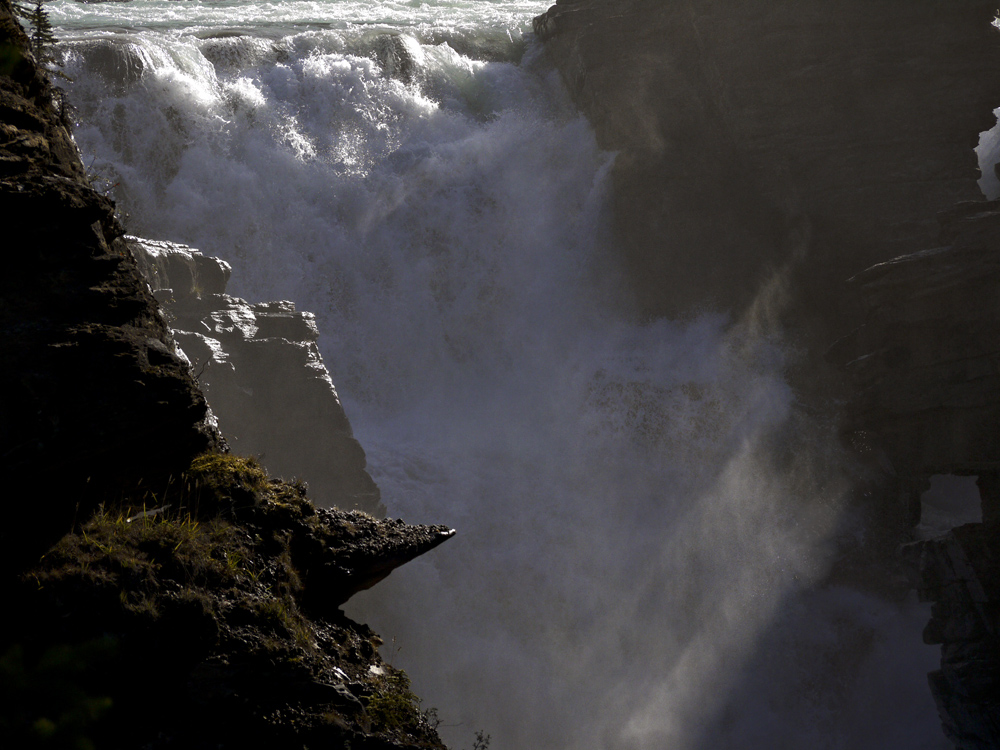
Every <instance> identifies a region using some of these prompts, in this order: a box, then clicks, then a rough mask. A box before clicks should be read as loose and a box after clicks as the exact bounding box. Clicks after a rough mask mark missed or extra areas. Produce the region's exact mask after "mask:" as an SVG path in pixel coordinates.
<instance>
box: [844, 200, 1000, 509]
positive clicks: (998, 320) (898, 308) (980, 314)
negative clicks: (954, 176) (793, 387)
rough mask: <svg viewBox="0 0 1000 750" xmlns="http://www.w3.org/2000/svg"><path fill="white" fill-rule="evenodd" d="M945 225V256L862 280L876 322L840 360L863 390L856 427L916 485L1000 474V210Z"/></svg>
mask: <svg viewBox="0 0 1000 750" xmlns="http://www.w3.org/2000/svg"><path fill="white" fill-rule="evenodd" d="M940 220H941V222H942V227H941V237H940V241H941V245H940V246H938V247H935V248H933V249H930V250H925V251H923V252H918V253H914V254H910V255H905V256H901V257H898V258H895V259H893V260H891V261H888V262H886V263H881V264H878V265H876V266H873V267H871V268H869V269H867V270H866V271H864V272H862V273H860V274H858V275H857V276H855V277H853V278H852V279H851V283H850V285H851V286H852V287H854V289H853V290H852V291H853V293H854V294H855V295H856V299H859V300H860V301H861V305H860V306H861V307H862V309H863V310H864V316H865V317H864V322H863V324H862V325H861V326H860V327H859V328H857V329H856V330H855V331H853V332H852V333H851V334H850V335H849V336H847V337H845V338H844V339H842V340H840V341H838V342H837V344H836V345H835V346H834V347H833V348H832V349H831V351H830V353H829V357H830V358H831V359H833V360H835V361H838V362H840V363H841V364H842V365H843V366H844V367H845V368H846V370H847V372H848V374H849V375H850V377H851V381H852V383H853V385H854V388H853V394H854V395H853V397H852V400H851V402H850V407H849V417H848V420H849V424H851V425H854V426H856V427H857V428H859V429H867V430H871V431H873V432H874V433H875V434H876V435H877V439H878V441H879V443H880V444H881V445H882V447H883V449H884V450H885V451H886V452H887V454H888V456H889V460H890V461H891V462H892V464H893V466H894V467H895V468H896V471H897V472H899V473H900V474H901V475H903V476H905V477H913V478H919V477H928V476H930V475H932V474H965V475H981V474H984V473H989V472H996V471H997V470H1000V430H998V429H997V426H998V425H1000V255H998V254H997V245H998V242H1000V202H997V201H994V202H990V203H986V202H977V203H963V204H960V205H958V206H956V207H955V208H953V209H951V210H950V211H947V212H944V213H942V214H941V215H940ZM991 510H992V509H991ZM998 510H1000V509H998Z"/></svg>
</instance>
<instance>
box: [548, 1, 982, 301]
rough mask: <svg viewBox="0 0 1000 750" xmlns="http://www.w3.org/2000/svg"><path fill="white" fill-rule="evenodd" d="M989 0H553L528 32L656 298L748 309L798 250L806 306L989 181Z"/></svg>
mask: <svg viewBox="0 0 1000 750" xmlns="http://www.w3.org/2000/svg"><path fill="white" fill-rule="evenodd" d="M994 10H995V3H989V2H985V1H983V0H955V2H948V3H933V2H920V3H910V2H901V1H900V2H878V3H871V2H864V1H863V0H854V1H852V2H845V3H831V2H826V1H825V0H795V1H794V2H791V1H785V2H773V1H772V0H741V1H740V2H718V1H717V0H682V1H681V2H672V3H663V2H660V0H622V1H621V2H616V3H606V2H603V1H602V0H559V2H557V3H556V4H555V5H554V6H553V7H552V8H551V9H550V10H549V11H548V12H547V13H545V14H544V15H542V16H540V17H538V18H537V19H536V20H535V29H536V32H537V33H538V34H539V36H541V37H542V38H543V39H544V40H545V47H546V51H547V53H548V54H549V56H550V58H551V59H552V60H553V62H554V63H555V64H556V66H557V67H558V68H559V70H560V72H561V74H562V77H563V79H564V81H565V82H566V84H567V86H568V88H569V90H570V92H571V94H572V96H573V97H574V100H575V101H576V102H577V104H578V105H579V106H580V108H581V109H582V110H583V111H584V112H585V113H586V114H587V116H588V118H589V119H590V121H591V123H592V124H593V126H594V128H595V130H596V131H597V134H598V138H599V141H600V143H601V145H602V146H603V147H604V148H608V149H613V150H618V151H619V152H620V153H619V156H618V160H617V162H616V164H615V172H614V181H615V195H614V203H615V206H614V208H615V212H616V215H617V224H618V232H619V235H620V238H621V240H622V242H623V246H624V251H625V253H626V254H627V256H628V259H629V262H630V264H631V267H632V271H633V278H634V283H635V285H636V289H637V294H638V297H639V300H640V302H641V303H642V305H643V307H644V308H645V309H646V310H647V311H649V312H652V313H661V312H669V311H676V310H684V309H687V308H689V307H691V306H692V305H694V306H699V305H703V304H705V300H706V299H708V300H710V301H711V302H712V303H714V304H715V305H716V306H721V307H735V308H736V309H740V307H741V306H743V305H745V304H746V303H747V302H748V300H750V299H753V297H754V296H755V295H756V294H757V291H758V288H759V286H760V285H761V283H763V281H764V280H766V279H767V278H768V277H769V275H770V274H771V273H773V272H774V271H776V270H780V269H782V268H784V267H785V266H786V264H792V266H794V267H795V271H796V275H797V277H798V279H799V282H800V283H801V284H802V288H803V291H802V292H801V293H800V302H801V301H802V300H803V299H807V300H808V304H807V305H805V307H806V309H815V310H819V311H821V312H823V311H826V312H829V311H830V309H834V310H840V312H841V313H844V312H846V313H849V312H850V311H849V310H846V311H845V310H844V309H843V307H842V306H841V305H840V303H839V302H838V299H837V296H838V294H839V288H838V286H837V283H836V282H835V281H833V280H836V279H844V278H847V277H848V276H850V275H852V274H854V273H857V272H858V271H860V270H862V269H863V268H865V267H867V266H869V265H871V264H872V263H875V262H879V261H882V260H887V259H889V258H891V257H894V256H897V255H900V254H904V253H907V252H913V251H916V250H919V249H922V248H924V247H927V246H928V245H929V243H930V242H931V241H932V240H933V236H934V232H935V224H934V221H933V217H934V214H935V212H937V211H940V210H943V209H945V208H947V207H948V206H950V205H952V204H953V203H955V202H956V201H960V200H971V199H974V198H976V197H977V196H978V190H977V187H976V179H977V178H978V174H977V169H976V161H975V155H974V154H973V151H972V149H973V148H974V147H975V145H976V143H977V140H978V136H979V133H980V131H983V130H987V129H988V128H989V127H991V125H992V124H993V117H992V109H993V108H994V107H995V106H996V105H997V102H1000V85H998V83H997V79H996V76H995V75H994V73H993V71H995V70H996V69H997V67H998V64H1000V35H998V34H997V33H996V30H995V29H993V28H992V27H991V25H990V22H991V20H992V18H993V13H994Z"/></svg>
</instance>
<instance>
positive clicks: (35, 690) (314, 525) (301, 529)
mask: <svg viewBox="0 0 1000 750" xmlns="http://www.w3.org/2000/svg"><path fill="white" fill-rule="evenodd" d="M171 499H172V502H169V501H171ZM148 500H149V504H145V503H144V504H141V505H136V504H135V503H134V502H133V503H129V504H125V505H117V506H114V507H111V506H109V507H105V508H103V509H102V510H101V511H100V512H99V513H97V514H96V515H95V516H94V517H93V518H92V519H90V520H89V521H87V522H86V523H83V524H82V525H81V526H80V528H79V530H78V531H77V532H74V533H72V534H69V535H67V536H65V537H64V538H63V539H62V540H61V541H60V542H59V543H58V544H56V545H55V546H54V547H53V548H52V549H51V550H49V552H48V553H47V554H46V555H45V557H44V558H43V559H42V560H41V561H40V562H38V563H37V564H36V565H34V566H33V567H31V568H30V569H29V570H28V571H27V572H25V573H24V574H23V575H21V576H20V577H19V578H18V579H17V580H16V581H15V582H14V583H13V584H10V585H8V586H6V587H4V589H3V591H2V593H3V595H4V601H5V604H6V605H7V607H8V609H7V611H8V612H10V613H14V612H16V613H17V616H16V617H8V618H5V621H4V622H3V623H2V625H0V634H2V636H3V638H2V640H0V643H2V645H0V677H2V679H0V684H2V686H3V687H0V697H2V703H0V706H2V707H0V742H2V743H3V746H4V747H19V748H28V747H36V746H38V747H42V746H45V747H49V746H51V745H46V744H44V743H45V742H46V741H50V742H53V741H54V742H56V743H57V744H59V746H65V747H69V746H79V745H78V743H79V741H81V740H87V741H90V742H93V743H94V744H95V746H97V747H111V748H178V749H179V748H185V749H186V748H214V749H218V748H233V750H236V749H237V748H247V747H272V748H301V747H306V746H310V747H311V746H316V747H348V746H350V747H354V748H372V749H374V748H380V749H382V748H384V749H386V750H388V749H389V748H413V747H421V748H443V745H442V744H441V742H440V740H439V739H438V737H437V734H436V732H435V731H434V727H433V726H431V725H430V724H429V723H428V721H427V719H426V718H425V716H424V715H423V714H422V713H421V712H420V710H419V701H418V700H417V698H416V697H415V696H414V695H413V693H412V692H410V690H409V681H408V679H407V677H406V675H405V674H403V673H402V672H400V671H399V670H394V669H392V668H391V667H390V666H388V665H386V664H384V663H383V662H382V660H381V659H380V658H379V656H378V652H377V647H378V646H379V645H380V644H381V640H380V639H379V638H378V636H376V635H375V634H374V633H373V632H372V631H371V630H370V629H368V628H367V627H366V626H364V625H361V624H358V623H355V622H352V621H351V620H350V619H348V618H347V617H345V616H344V614H343V612H341V611H340V609H339V607H340V605H341V604H343V602H345V601H347V599H348V598H349V597H350V596H351V595H352V594H354V593H356V592H357V591H360V590H362V589H365V588H368V587H370V586H372V585H374V584H375V583H377V582H378V581H380V580H381V579H382V578H384V577H385V576H387V575H388V574H389V573H390V572H391V571H392V570H393V569H394V568H396V567H398V566H400V565H402V564H404V563H406V562H408V561H409V560H411V559H413V558H414V557H416V556H418V555H420V554H423V553H425V552H427V551H429V550H431V549H433V548H434V547H436V546H438V545H439V544H441V543H442V542H444V541H446V540H447V539H449V538H450V537H451V536H452V534H453V533H454V532H452V531H451V530H450V529H448V528H446V527H443V526H435V527H424V526H408V525H406V524H403V523H402V522H400V521H391V520H381V521H379V520H376V519H374V518H372V517H370V516H367V515H365V514H362V513H357V512H346V511H339V510H322V509H316V508H315V507H314V506H313V505H312V503H310V502H309V501H308V500H307V499H306V497H305V492H304V489H303V487H302V486H301V485H288V484H285V483H282V482H280V481H275V480H271V479H269V478H268V477H267V475H266V473H265V472H264V471H263V470H262V469H260V467H259V466H258V465H257V464H256V463H255V462H254V461H252V460H249V459H242V458H237V457H233V456H225V455H221V454H206V455H204V456H201V457H199V458H196V459H195V461H194V462H192V464H191V466H190V467H189V469H188V470H187V471H186V472H185V473H184V474H183V475H181V476H180V477H178V478H177V479H176V480H175V481H174V483H173V484H171V485H170V486H168V488H167V491H166V494H165V496H164V497H159V498H154V497H149V498H148ZM152 502H163V503H164V504H163V505H157V506H156V507H151V504H152ZM60 743H61V744H60Z"/></svg>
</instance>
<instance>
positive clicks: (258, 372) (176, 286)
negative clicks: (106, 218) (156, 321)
mask: <svg viewBox="0 0 1000 750" xmlns="http://www.w3.org/2000/svg"><path fill="white" fill-rule="evenodd" d="M126 243H127V244H128V246H129V249H130V250H131V251H132V253H133V255H134V256H135V258H136V260H137V261H138V262H139V267H140V269H141V270H142V271H143V273H144V274H145V275H146V278H147V279H148V281H149V284H150V286H151V288H152V290H153V295H154V296H155V297H156V298H157V299H159V300H160V301H161V303H162V304H163V305H164V309H165V310H166V312H167V317H168V319H169V321H170V327H171V329H172V334H173V336H174V338H175V339H176V341H177V342H178V344H179V346H180V347H181V349H183V351H184V353H185V354H186V355H187V357H188V358H189V359H190V361H191V363H192V367H193V370H194V372H195V374H196V375H197V377H198V381H199V384H200V385H201V387H202V389H203V390H204V393H205V396H206V398H207V399H208V403H209V405H210V406H211V407H212V411H213V413H214V414H215V416H216V418H217V419H218V421H219V427H220V429H221V430H222V432H223V433H224V434H225V435H226V439H227V440H228V441H229V444H230V446H231V447H232V449H233V450H234V451H236V452H237V453H241V454H244V455H253V456H257V457H259V459H260V461H261V463H263V464H264V466H266V467H267V469H268V471H270V472H271V473H273V474H275V475H278V476H284V477H288V478H293V477H298V478H301V479H303V480H305V481H308V483H309V494H310V497H311V498H312V499H313V501H314V502H317V503H319V504H320V505H325V506H331V505H336V506H337V507H340V508H344V509H346V510H350V509H357V510H363V511H365V512H367V513H371V514H373V515H376V516H384V515H385V506H383V505H382V503H381V502H380V499H379V490H378V487H377V486H376V485H375V482H373V481H372V478H371V477H370V476H369V474H368V472H367V471H366V470H365V463H366V460H365V452H364V450H363V449H362V448H361V445H360V444H359V443H358V441H357V440H355V438H354V434H353V432H352V430H351V424H350V422H349V421H348V419H347V415H346V414H345V413H344V410H343V408H342V407H341V405H340V399H339V398H338V396H337V391H336V388H335V387H334V385H333V381H332V380H331V379H330V374H329V373H328V372H327V369H326V367H325V366H324V364H323V358H322V357H321V356H320V353H319V349H318V347H317V346H316V340H317V338H318V337H319V332H318V330H317V329H316V323H315V317H314V316H313V315H312V314H311V313H307V312H297V311H296V310H295V306H294V304H293V303H291V302H264V303H257V304H250V303H248V302H246V301H244V300H241V299H238V298H235V297H231V296H229V295H227V294H226V293H225V292H226V284H227V282H228V280H229V274H230V268H229V265H228V264H227V263H226V262H225V261H221V260H219V259H217V258H212V257H206V256H204V255H202V254H201V253H200V252H199V251H197V250H193V249H191V248H189V247H185V246H183V245H176V244H173V243H169V242H154V241H151V240H145V239H140V238H137V237H128V238H126Z"/></svg>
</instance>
